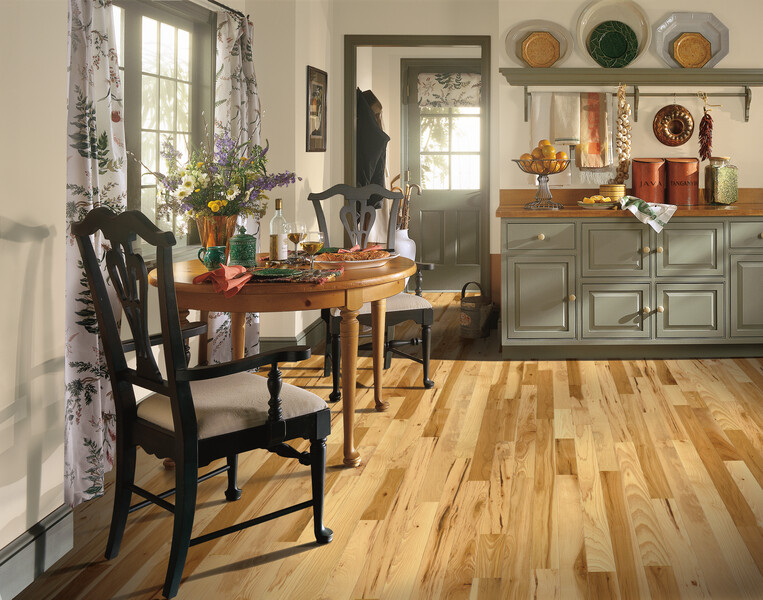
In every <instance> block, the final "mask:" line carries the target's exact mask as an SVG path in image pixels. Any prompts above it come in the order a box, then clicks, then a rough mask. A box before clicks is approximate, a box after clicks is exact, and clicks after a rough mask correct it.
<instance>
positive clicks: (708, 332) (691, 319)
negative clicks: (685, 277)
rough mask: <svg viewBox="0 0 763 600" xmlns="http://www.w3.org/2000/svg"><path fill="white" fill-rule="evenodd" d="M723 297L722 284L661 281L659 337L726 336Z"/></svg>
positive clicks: (658, 293)
mask: <svg viewBox="0 0 763 600" xmlns="http://www.w3.org/2000/svg"><path fill="white" fill-rule="evenodd" d="M723 300H724V285H723V284H722V283H658V284H657V306H656V307H655V309H654V317H655V319H656V323H657V337H658V338H721V337H724V335H725V328H724V322H723V321H724V319H723V315H724V314H725V312H724V310H723V306H724V301H723Z"/></svg>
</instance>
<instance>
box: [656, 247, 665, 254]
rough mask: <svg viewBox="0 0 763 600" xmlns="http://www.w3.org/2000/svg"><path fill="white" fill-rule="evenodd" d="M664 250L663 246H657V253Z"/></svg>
mask: <svg viewBox="0 0 763 600" xmlns="http://www.w3.org/2000/svg"><path fill="white" fill-rule="evenodd" d="M663 252H664V250H663V248H662V246H657V254H662V253H663Z"/></svg>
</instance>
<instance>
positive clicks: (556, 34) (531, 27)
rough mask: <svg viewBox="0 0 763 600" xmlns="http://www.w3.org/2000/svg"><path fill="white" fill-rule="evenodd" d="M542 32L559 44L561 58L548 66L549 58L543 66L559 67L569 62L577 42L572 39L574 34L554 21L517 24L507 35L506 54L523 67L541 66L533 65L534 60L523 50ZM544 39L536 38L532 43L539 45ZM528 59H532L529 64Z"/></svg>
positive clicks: (543, 20)
mask: <svg viewBox="0 0 763 600" xmlns="http://www.w3.org/2000/svg"><path fill="white" fill-rule="evenodd" d="M542 32H546V33H548V34H550V35H551V36H552V37H553V38H554V39H555V40H556V41H557V42H558V43H559V51H558V53H559V57H558V58H556V60H554V61H553V62H551V64H548V62H549V61H550V58H551V57H549V60H547V61H542V65H543V66H546V65H547V66H554V67H558V66H559V65H561V64H562V63H563V62H564V61H565V60H567V58H569V56H570V54H572V48H573V47H574V45H575V42H574V41H573V39H572V34H571V33H570V32H569V31H567V29H565V28H564V27H562V26H561V25H559V24H558V23H554V22H553V21H547V20H545V19H531V20H529V21H522V22H521V23H517V24H516V25H515V26H514V27H512V28H511V29H510V30H509V32H508V33H507V34H506V54H508V55H509V58H511V59H512V60H514V61H516V62H517V64H519V65H521V66H523V67H527V66H530V67H535V66H538V65H540V64H541V63H537V65H536V64H531V62H534V61H533V59H532V58H530V56H531V55H530V54H529V53H528V52H527V49H526V48H523V45H524V44H525V42H526V41H527V40H528V38H529V37H530V36H531V35H532V34H538V33H542ZM543 39H544V36H535V37H534V38H532V39H531V40H530V41H531V42H534V41H535V40H537V42H536V43H539V42H540V41H541V40H543ZM545 41H548V38H546V40H545ZM546 52H548V51H546ZM554 53H555V52H554ZM526 58H530V62H528V61H527V60H526Z"/></svg>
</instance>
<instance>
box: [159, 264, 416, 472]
mask: <svg viewBox="0 0 763 600" xmlns="http://www.w3.org/2000/svg"><path fill="white" fill-rule="evenodd" d="M205 272H206V269H205V267H204V265H203V264H202V263H201V262H200V261H198V260H190V261H185V262H179V263H175V264H174V268H173V273H174V276H175V291H176V294H177V302H178V306H179V307H180V309H181V310H200V311H202V312H209V311H215V312H229V313H231V337H232V344H233V358H234V359H237V358H242V357H243V356H244V327H245V317H246V313H248V312H287V311H295V310H315V309H322V308H339V309H340V313H341V317H342V321H341V323H340V326H339V331H340V336H341V370H342V402H343V405H342V415H343V425H344V464H345V465H347V466H353V467H354V466H357V465H359V464H360V454H358V451H357V450H356V449H355V440H354V436H353V426H354V419H355V381H356V378H357V371H358V370H357V359H358V312H359V311H360V308H361V306H363V304H364V303H365V302H370V303H371V319H372V329H373V334H372V341H373V360H374V367H373V371H374V400H375V402H376V409H377V410H385V409H386V408H387V404H386V403H385V402H384V401H383V400H382V393H381V391H382V386H381V380H382V368H383V363H384V361H383V352H384V314H385V309H386V298H389V297H390V296H394V295H395V294H397V293H399V292H402V291H403V288H404V287H405V278H406V277H410V276H411V275H413V274H414V273H415V272H416V265H415V263H414V262H413V261H411V260H409V259H407V258H403V257H398V258H394V259H393V260H391V261H389V262H388V263H386V264H385V265H382V266H381V267H374V268H367V269H347V270H345V272H344V274H343V275H342V276H341V277H339V278H338V279H335V280H334V281H329V282H327V283H323V284H314V283H251V282H250V283H247V284H246V285H245V286H244V287H243V288H242V289H241V291H240V292H238V293H237V294H236V295H235V296H233V297H231V298H226V297H225V296H223V295H222V294H218V293H216V292H215V291H214V290H213V289H212V285H210V284H209V283H203V284H194V283H193V278H194V277H196V276H197V275H201V274H202V273H205ZM149 282H150V283H151V284H152V285H156V270H153V271H151V273H149Z"/></svg>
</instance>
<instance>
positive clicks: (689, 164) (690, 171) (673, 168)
mask: <svg viewBox="0 0 763 600" xmlns="http://www.w3.org/2000/svg"><path fill="white" fill-rule="evenodd" d="M667 163H668V173H667V175H668V179H667V184H668V193H667V200H668V204H677V205H679V206H694V205H696V204H697V203H698V201H699V159H698V158H668V159H667Z"/></svg>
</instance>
